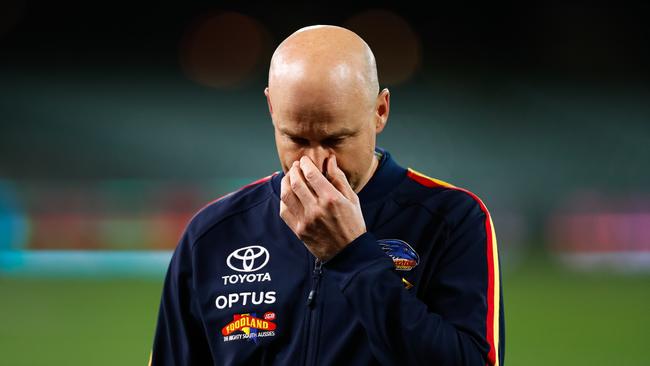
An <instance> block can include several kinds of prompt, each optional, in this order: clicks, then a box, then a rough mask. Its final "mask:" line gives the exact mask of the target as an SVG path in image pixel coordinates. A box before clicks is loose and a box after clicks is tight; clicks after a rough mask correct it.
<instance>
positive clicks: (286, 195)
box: [280, 175, 304, 216]
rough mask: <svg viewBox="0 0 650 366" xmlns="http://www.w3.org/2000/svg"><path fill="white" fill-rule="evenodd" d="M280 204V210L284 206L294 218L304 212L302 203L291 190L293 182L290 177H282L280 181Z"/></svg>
mask: <svg viewBox="0 0 650 366" xmlns="http://www.w3.org/2000/svg"><path fill="white" fill-rule="evenodd" d="M280 204H281V205H280V209H282V205H284V206H285V207H286V209H288V210H289V211H290V212H291V214H292V215H293V216H301V215H302V213H303V212H304V208H303V207H302V203H300V200H298V197H296V194H295V193H293V190H291V180H290V178H289V176H288V175H285V176H284V177H282V180H281V181H280Z"/></svg>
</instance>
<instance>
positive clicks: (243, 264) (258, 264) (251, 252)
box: [226, 245, 271, 272]
mask: <svg viewBox="0 0 650 366" xmlns="http://www.w3.org/2000/svg"><path fill="white" fill-rule="evenodd" d="M270 258H271V256H270V255H269V251H268V250H266V248H264V247H263V246H260V245H249V246H247V247H243V248H239V249H237V250H235V251H233V252H232V253H230V255H229V256H228V258H226V264H227V265H228V267H230V269H232V270H233V271H237V272H255V271H259V270H260V269H262V268H264V266H266V264H267V263H269V259H270Z"/></svg>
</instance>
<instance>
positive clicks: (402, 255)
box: [378, 239, 420, 271]
mask: <svg viewBox="0 0 650 366" xmlns="http://www.w3.org/2000/svg"><path fill="white" fill-rule="evenodd" d="M378 242H379V246H381V249H382V250H383V251H384V252H385V253H386V254H387V255H388V256H389V257H391V258H392V259H393V263H394V264H395V269H396V270H398V271H410V270H412V269H413V268H415V266H417V265H418V263H420V256H419V255H418V253H417V252H416V251H415V250H414V249H413V248H412V247H411V246H410V245H409V244H408V243H407V242H405V241H403V240H399V239H380V240H378Z"/></svg>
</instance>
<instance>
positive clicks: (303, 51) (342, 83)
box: [269, 25, 379, 103]
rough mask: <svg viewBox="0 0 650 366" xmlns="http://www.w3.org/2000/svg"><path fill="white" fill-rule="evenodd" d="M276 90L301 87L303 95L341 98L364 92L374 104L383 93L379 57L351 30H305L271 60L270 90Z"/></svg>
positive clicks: (308, 28)
mask: <svg viewBox="0 0 650 366" xmlns="http://www.w3.org/2000/svg"><path fill="white" fill-rule="evenodd" d="M276 87H281V88H283V89H285V90H286V88H291V87H298V92H299V93H300V94H303V93H305V92H308V93H316V95H317V94H318V92H319V91H323V92H326V91H327V92H328V93H329V94H330V96H331V95H339V96H340V97H349V96H350V95H357V96H358V95H359V94H360V93H361V94H362V95H366V96H367V98H368V102H370V103H374V100H375V98H376V97H377V93H378V92H379V83H378V80H377V66H376V63H375V57H374V55H373V53H372V51H371V50H370V47H368V45H367V44H366V42H365V41H364V40H363V39H361V37H359V36H358V35H357V34H356V33H354V32H352V31H350V30H348V29H345V28H341V27H336V26H327V25H316V26H310V27H305V28H302V29H299V30H298V31H296V32H295V33H293V34H292V35H290V36H289V37H288V38H287V39H285V40H284V41H283V42H282V43H281V44H280V45H279V46H278V48H277V49H276V50H275V53H274V54H273V57H272V58H271V67H270V69H269V91H270V92H271V93H273V89H275V88H276ZM332 92H333V93H332Z"/></svg>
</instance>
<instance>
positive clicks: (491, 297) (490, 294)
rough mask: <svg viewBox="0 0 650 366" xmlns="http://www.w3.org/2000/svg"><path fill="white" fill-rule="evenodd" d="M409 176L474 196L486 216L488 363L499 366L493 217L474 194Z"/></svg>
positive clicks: (417, 175) (410, 174)
mask: <svg viewBox="0 0 650 366" xmlns="http://www.w3.org/2000/svg"><path fill="white" fill-rule="evenodd" d="M406 174H407V176H408V177H409V178H411V179H412V180H414V181H416V182H418V183H420V184H422V185H423V186H425V187H431V188H435V187H444V188H449V189H455V190H459V191H462V192H465V193H467V194H469V195H470V196H472V198H474V200H476V201H477V202H478V203H479V205H480V207H481V210H482V211H483V213H484V214H485V217H486V219H485V235H486V237H487V243H486V254H487V255H486V256H487V269H488V288H487V316H486V321H485V322H486V324H485V327H486V337H487V341H488V343H489V344H490V352H489V353H488V362H489V365H494V366H498V365H499V314H500V309H499V305H500V303H499V299H500V294H499V291H500V289H501V285H500V283H499V278H500V276H499V254H498V252H497V237H496V233H495V232H494V224H493V223H492V216H491V215H490V212H489V211H488V209H487V207H485V204H483V201H481V199H480V198H478V197H477V196H476V195H475V194H474V193H472V192H470V191H468V190H466V189H463V188H459V187H456V186H454V185H452V184H449V183H447V182H445V181H442V180H439V179H435V178H431V177H428V176H426V175H424V174H422V173H419V172H417V171H415V170H413V169H411V168H409V169H408V170H407V173H406Z"/></svg>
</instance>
